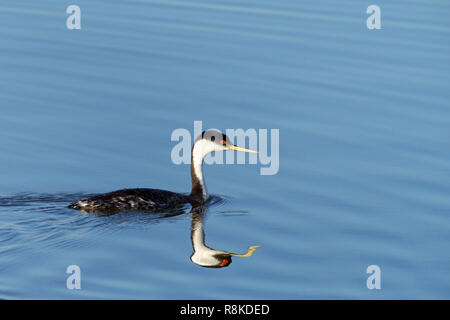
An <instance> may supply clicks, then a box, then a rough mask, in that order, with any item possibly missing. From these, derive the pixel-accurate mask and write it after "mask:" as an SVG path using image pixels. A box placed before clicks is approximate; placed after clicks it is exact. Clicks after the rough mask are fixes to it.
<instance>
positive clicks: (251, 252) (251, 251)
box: [229, 246, 261, 257]
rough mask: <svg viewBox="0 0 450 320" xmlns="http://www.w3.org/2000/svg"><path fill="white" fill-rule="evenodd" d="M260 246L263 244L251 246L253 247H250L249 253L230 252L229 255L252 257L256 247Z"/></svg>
mask: <svg viewBox="0 0 450 320" xmlns="http://www.w3.org/2000/svg"><path fill="white" fill-rule="evenodd" d="M259 247H261V246H251V247H248V251H247V253H244V254H236V253H229V255H230V256H234V257H250V256H251V255H252V254H253V251H255V250H256V248H259Z"/></svg>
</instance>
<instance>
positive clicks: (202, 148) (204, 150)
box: [191, 140, 221, 200]
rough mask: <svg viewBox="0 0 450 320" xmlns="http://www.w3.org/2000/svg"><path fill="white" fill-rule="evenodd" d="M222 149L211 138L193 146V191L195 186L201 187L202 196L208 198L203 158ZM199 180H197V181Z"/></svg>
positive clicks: (204, 198)
mask: <svg viewBox="0 0 450 320" xmlns="http://www.w3.org/2000/svg"><path fill="white" fill-rule="evenodd" d="M219 150H221V149H219V148H218V146H217V145H216V144H215V143H213V142H211V141H209V140H198V141H197V142H196V143H195V144H194V147H193V148H192V163H191V175H192V191H193V193H194V189H195V188H201V193H202V198H203V200H206V186H205V183H204V181H203V168H202V167H203V159H204V158H205V157H206V156H207V155H208V154H209V153H211V152H213V151H219ZM196 180H197V181H196Z"/></svg>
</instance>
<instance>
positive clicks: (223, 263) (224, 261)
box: [220, 259, 228, 267]
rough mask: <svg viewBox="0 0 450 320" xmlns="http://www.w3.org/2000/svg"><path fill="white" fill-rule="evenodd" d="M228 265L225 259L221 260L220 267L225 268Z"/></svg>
mask: <svg viewBox="0 0 450 320" xmlns="http://www.w3.org/2000/svg"><path fill="white" fill-rule="evenodd" d="M227 263H228V260H227V259H223V261H222V263H221V264H220V266H221V267H223V266H225V265H226V264H227Z"/></svg>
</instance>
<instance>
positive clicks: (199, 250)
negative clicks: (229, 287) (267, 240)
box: [191, 207, 260, 268]
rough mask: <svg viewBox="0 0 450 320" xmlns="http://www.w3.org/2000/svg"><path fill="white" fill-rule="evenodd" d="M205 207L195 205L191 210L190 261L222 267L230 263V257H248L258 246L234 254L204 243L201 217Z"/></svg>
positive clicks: (207, 265)
mask: <svg viewBox="0 0 450 320" xmlns="http://www.w3.org/2000/svg"><path fill="white" fill-rule="evenodd" d="M205 213H206V208H205V207H197V208H193V209H192V211H191V216H192V224H191V241H192V249H193V250H194V253H193V254H192V255H191V261H192V262H194V263H195V264H197V265H199V266H202V267H207V268H223V267H227V266H229V265H230V264H231V262H232V259H231V257H233V256H234V257H250V256H251V255H252V254H253V252H254V251H255V250H256V248H258V247H260V246H251V247H249V248H248V251H247V252H246V253H244V254H236V253H231V252H227V251H223V250H216V249H212V248H210V247H208V246H207V245H206V244H205V232H204V230H203V219H204V217H205Z"/></svg>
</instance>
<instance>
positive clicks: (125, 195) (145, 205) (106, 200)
mask: <svg viewBox="0 0 450 320" xmlns="http://www.w3.org/2000/svg"><path fill="white" fill-rule="evenodd" d="M224 150H237V151H244V152H256V151H252V150H248V149H244V148H240V147H237V146H235V145H233V144H231V143H230V141H229V139H228V138H227V136H226V135H225V134H223V133H220V132H218V131H215V130H208V131H204V132H203V133H202V134H201V136H199V137H198V138H197V139H196V140H195V142H194V145H193V147H192V155H191V179H192V190H191V193H190V194H189V195H186V194H182V193H176V192H171V191H166V190H160V189H147V188H137V189H122V190H117V191H113V192H109V193H105V194H100V195H97V196H94V197H91V198H89V199H84V200H79V201H75V202H73V203H71V204H70V205H69V206H68V208H71V209H76V210H80V211H85V212H107V211H108V212H111V211H114V212H116V211H123V210H133V211H145V212H164V211H167V210H171V209H174V208H175V209H176V208H180V207H182V206H184V205H186V204H190V205H192V206H198V205H201V204H202V203H204V202H205V201H206V200H207V193H206V187H205V184H204V181H203V173H202V164H203V159H204V157H205V156H206V155H207V154H209V153H211V152H214V151H224Z"/></svg>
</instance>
